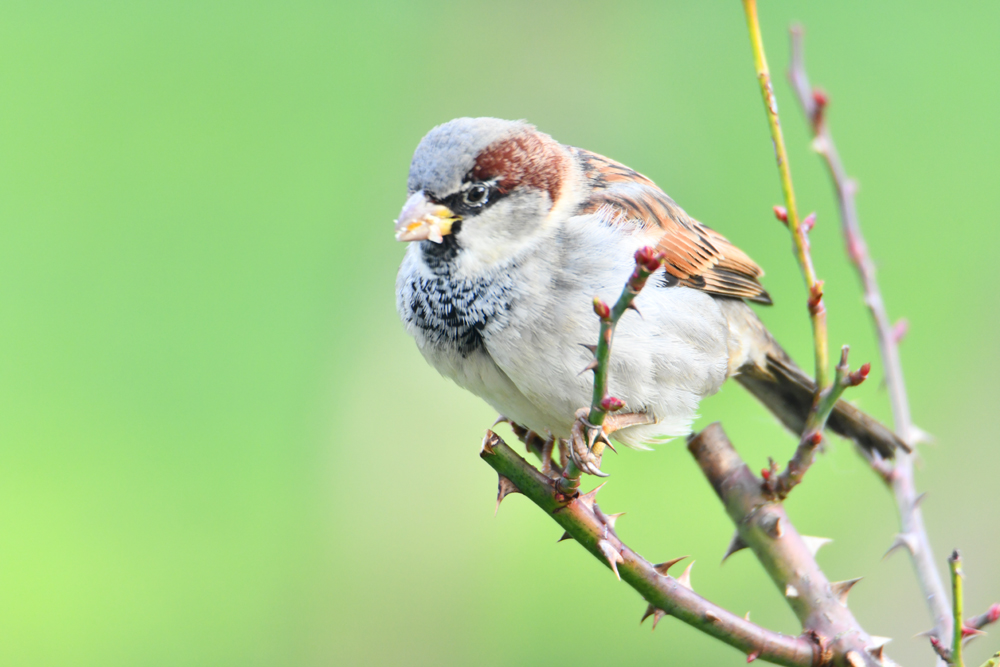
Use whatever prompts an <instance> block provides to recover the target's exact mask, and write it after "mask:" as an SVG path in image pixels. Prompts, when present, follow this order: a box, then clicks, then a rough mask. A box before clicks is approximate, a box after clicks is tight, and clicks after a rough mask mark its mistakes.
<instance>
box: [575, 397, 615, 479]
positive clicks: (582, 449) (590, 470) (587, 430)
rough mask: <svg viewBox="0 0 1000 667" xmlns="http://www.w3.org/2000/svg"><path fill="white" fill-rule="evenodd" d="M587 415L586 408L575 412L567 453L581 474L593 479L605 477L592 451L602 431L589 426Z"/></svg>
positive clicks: (597, 458) (599, 458)
mask: <svg viewBox="0 0 1000 667" xmlns="http://www.w3.org/2000/svg"><path fill="white" fill-rule="evenodd" d="M587 415H588V410H587V409H586V408H581V409H580V410H578V411H577V419H576V422H575V423H574V424H573V430H572V433H571V435H570V447H569V453H570V456H571V457H572V458H573V462H574V463H575V464H576V467H577V468H579V469H580V470H581V471H582V472H585V473H587V474H588V475H593V476H595V477H607V476H608V475H607V473H603V472H601V457H600V456H599V455H598V454H595V453H594V451H593V448H594V442H596V441H597V438H598V436H599V435H602V434H603V433H604V430H603V429H602V428H601V427H594V426H593V425H591V424H590V422H589V421H588V420H587Z"/></svg>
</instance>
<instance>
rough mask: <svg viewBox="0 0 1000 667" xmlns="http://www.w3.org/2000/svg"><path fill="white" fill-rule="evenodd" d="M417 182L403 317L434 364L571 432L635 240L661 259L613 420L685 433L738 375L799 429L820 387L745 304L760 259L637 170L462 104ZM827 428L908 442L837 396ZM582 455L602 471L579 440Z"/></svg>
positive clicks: (406, 225) (754, 290)
mask: <svg viewBox="0 0 1000 667" xmlns="http://www.w3.org/2000/svg"><path fill="white" fill-rule="evenodd" d="M408 188H409V199H407V201H406V204H405V205H404V206H403V210H402V212H401V214H400V216H399V220H398V221H397V222H396V238H397V239H398V240H400V241H409V242H412V245H410V247H409V248H407V252H406V256H405V258H404V259H403V263H402V265H401V266H400V269H399V275H398V277H397V279H396V307H397V309H398V311H399V315H400V317H401V318H402V320H403V322H404V324H405V326H406V330H407V331H408V332H409V334H410V335H411V336H413V337H414V339H416V342H417V347H418V348H419V349H420V351H421V353H423V355H424V357H425V358H426V359H427V360H428V361H429V362H430V364H431V365H432V366H434V367H435V368H436V369H437V370H438V371H439V372H440V373H441V374H442V375H444V376H446V377H449V378H451V379H452V380H454V381H455V382H456V383H458V384H459V385H460V386H462V387H464V388H466V389H468V390H469V391H471V392H472V393H474V394H476V395H478V396H480V397H481V398H483V399H484V400H485V401H486V402H487V403H489V404H490V405H491V406H493V407H494V408H495V409H496V410H498V411H499V412H500V414H502V415H504V416H505V417H506V418H508V419H509V420H510V421H511V422H513V423H515V424H518V425H520V426H522V427H525V428H528V429H531V430H533V431H535V432H537V433H547V434H549V435H551V436H552V437H554V438H559V439H564V438H570V437H571V433H572V432H573V426H574V422H575V421H576V420H577V419H578V415H577V413H578V409H580V408H581V407H583V406H586V405H589V403H590V397H591V391H592V384H591V378H590V377H589V374H583V375H581V373H580V371H581V369H583V368H584V367H585V366H587V364H588V362H590V361H591V360H592V357H591V355H590V353H589V352H588V351H587V350H586V349H585V348H584V347H582V346H581V344H586V343H593V342H596V339H597V332H598V328H599V323H598V320H597V318H596V317H595V315H594V312H593V305H592V304H593V297H594V296H595V295H596V296H600V297H601V298H603V299H604V300H605V301H608V302H613V300H614V299H615V298H616V297H617V295H618V294H619V293H620V291H621V289H622V286H623V285H624V284H625V281H626V280H627V278H628V276H629V275H630V273H631V272H632V270H633V268H634V266H635V263H634V260H633V253H635V251H636V250H637V249H639V248H641V247H643V246H655V247H656V249H657V250H658V251H661V252H663V253H665V255H666V261H665V263H664V270H662V271H657V272H656V273H655V274H654V275H653V276H651V277H650V280H649V284H648V285H647V287H646V289H644V290H643V291H642V292H641V293H640V294H639V296H638V297H637V299H636V302H635V303H636V305H637V306H638V309H639V311H640V312H641V313H642V317H640V316H639V315H636V314H632V315H627V316H625V317H623V318H622V320H621V321H620V323H619V324H618V327H617V329H616V333H615V339H614V350H613V353H612V355H611V362H610V367H609V373H608V388H609V391H610V394H611V395H614V396H617V397H620V398H622V399H624V400H625V408H624V409H622V410H620V411H619V412H618V413H615V415H613V419H611V420H609V421H608V422H607V423H606V424H605V427H604V428H605V431H606V432H608V434H609V435H610V434H611V432H612V431H613V436H612V437H613V438H614V439H615V440H617V441H619V442H621V443H623V444H625V445H628V446H632V447H643V446H644V445H647V444H651V443H656V442H660V441H663V440H666V439H669V438H672V437H676V436H683V435H687V434H688V433H690V432H691V423H692V421H693V420H694V418H695V417H696V414H695V411H696V409H697V407H698V403H699V401H700V400H701V399H702V398H703V397H705V396H708V395H710V394H713V393H715V392H716V391H718V389H719V387H720V386H721V385H722V383H723V382H724V381H725V380H726V378H729V377H735V378H736V380H737V382H739V383H740V384H742V385H743V386H744V387H746V388H747V389H749V390H750V391H751V392H752V393H753V394H754V395H755V396H756V397H757V398H758V399H760V400H761V401H762V402H763V403H764V404H765V405H766V406H767V407H768V408H769V409H770V410H772V411H773V412H774V413H775V415H777V416H778V418H779V419H780V420H781V421H782V422H783V423H784V424H785V425H786V426H787V427H788V428H790V429H791V430H792V431H794V432H796V433H798V432H801V431H802V429H803V426H804V423H805V419H806V416H807V414H808V411H809V409H810V406H811V404H812V396H813V391H814V388H815V385H814V383H813V381H812V379H811V378H809V377H808V376H807V375H806V374H805V373H803V372H802V371H801V370H799V369H798V368H797V367H796V366H795V365H794V364H793V363H792V361H791V360H790V359H789V358H788V356H787V355H786V354H785V352H784V351H783V350H782V349H781V347H780V346H779V345H778V344H777V343H776V342H775V341H774V339H773V338H772V337H771V335H770V334H769V333H768V331H767V330H766V329H765V328H764V325H763V324H762V323H761V322H760V320H759V319H758V318H757V316H756V315H755V314H754V312H753V311H752V310H751V309H750V307H749V306H748V305H747V304H746V301H754V302H756V303H762V304H770V303H771V299H770V297H769V296H768V294H767V292H766V291H764V288H763V287H762V286H761V284H760V282H759V279H760V277H761V276H762V275H763V271H762V270H761V269H760V267H758V266H757V265H756V264H755V263H754V262H753V261H752V260H751V259H750V258H749V257H747V255H746V254H744V253H743V252H742V251H741V250H739V249H738V248H736V247H735V246H733V245H732V244H731V243H729V241H727V240H726V239H725V238H724V237H723V236H722V235H721V234H719V233H717V232H715V231H713V230H711V229H709V228H708V227H706V226H704V225H702V224H701V223H699V222H698V221H696V220H694V219H692V218H691V217H690V216H688V215H687V214H686V213H685V212H684V211H683V210H682V209H681V208H680V207H679V206H677V204H675V203H674V201H673V200H672V199H670V197H668V196H667V195H666V194H664V192H663V191H662V190H660V189H659V188H658V187H657V186H656V185H655V184H654V183H653V182H652V181H651V180H649V179H648V178H646V177H645V176H643V175H642V174H639V173H637V172H635V171H633V170H632V169H629V168H628V167H626V166H625V165H622V164H619V163H618V162H615V161H613V160H609V159H608V158H605V157H602V156H600V155H597V154H595V153H591V152H589V151H585V150H582V149H579V148H573V147H571V146H564V145H562V144H560V143H558V142H557V141H555V140H553V139H552V138H551V137H550V136H548V135H547V134H543V133H541V132H539V131H538V130H536V129H535V128H534V127H533V126H531V125H528V124H527V123H524V122H520V121H507V120H500V119H497V118H458V119H456V120H453V121H450V122H448V123H445V124H443V125H439V126H438V127H435V128H434V129H433V130H431V131H430V132H429V133H428V134H427V136H425V137H424V138H423V140H422V141H421V142H420V145H419V146H417V150H416V152H415V153H414V155H413V162H412V163H411V165H410V174H409V182H408ZM582 414H585V412H584V413H582ZM828 425H829V427H830V428H831V429H832V430H834V431H835V432H837V433H839V434H841V435H843V436H845V437H848V438H851V439H853V440H855V441H856V442H857V443H858V444H859V445H861V446H862V447H865V448H867V449H874V450H877V451H878V452H880V453H881V454H882V455H883V456H892V453H893V450H894V448H895V447H896V446H902V443H901V442H900V440H899V438H898V437H897V436H896V435H895V434H894V433H893V432H892V431H890V430H889V429H888V428H886V427H885V426H883V425H882V424H880V423H878V422H877V421H875V420H874V419H872V418H871V417H869V416H868V415H865V414H864V413H862V412H860V411H859V410H857V409H856V408H854V407H852V406H851V405H849V404H847V403H844V402H843V401H841V402H840V403H839V404H838V405H837V407H836V409H835V411H834V413H833V415H832V416H831V418H830V420H829V424H828ZM615 429H617V430H615ZM570 454H571V455H572V457H573V459H574V461H575V462H576V463H577V465H578V466H579V467H580V469H581V470H584V471H586V472H590V473H593V474H601V473H600V470H599V465H600V461H599V458H598V457H596V456H595V455H594V454H593V453H592V452H591V451H590V448H589V447H588V446H587V443H586V442H585V440H583V439H581V438H579V437H576V438H571V443H570Z"/></svg>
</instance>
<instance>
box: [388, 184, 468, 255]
mask: <svg viewBox="0 0 1000 667" xmlns="http://www.w3.org/2000/svg"><path fill="white" fill-rule="evenodd" d="M459 220H461V218H460V217H459V216H457V215H455V214H454V213H453V212H452V210H451V209H450V208H448V207H447V206H441V205H440V204H435V203H433V202H430V201H428V200H427V197H426V196H424V193H423V192H415V193H413V194H412V195H410V198H409V199H407V200H406V204H404V205H403V210H402V211H400V213H399V220H397V221H396V240H397V241H423V240H425V239H426V240H428V241H433V242H434V243H441V241H443V240H444V237H445V236H448V234H451V226H452V225H453V224H454V223H455V222H457V221H459Z"/></svg>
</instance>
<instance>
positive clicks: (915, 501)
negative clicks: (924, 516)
mask: <svg viewBox="0 0 1000 667" xmlns="http://www.w3.org/2000/svg"><path fill="white" fill-rule="evenodd" d="M926 497H927V492H926V491H924V492H923V493H918V494H917V497H916V498H914V499H913V506H912V507H911V509H917V508H918V507H920V504H921V503H923V502H924V498H926Z"/></svg>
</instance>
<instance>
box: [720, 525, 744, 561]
mask: <svg viewBox="0 0 1000 667" xmlns="http://www.w3.org/2000/svg"><path fill="white" fill-rule="evenodd" d="M746 548H747V543H746V542H744V541H743V538H742V537H740V534H739V533H738V532H737V533H734V534H733V539H731V540H729V546H728V547H726V554H725V555H724V556H723V557H722V562H723V563H725V562H726V559H727V558H729V557H730V556H732V555H733V554H734V553H736V552H737V551H739V550H740V549H746Z"/></svg>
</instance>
